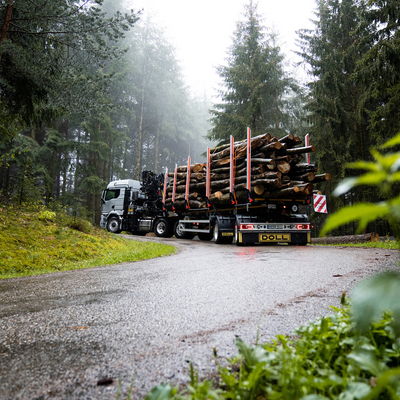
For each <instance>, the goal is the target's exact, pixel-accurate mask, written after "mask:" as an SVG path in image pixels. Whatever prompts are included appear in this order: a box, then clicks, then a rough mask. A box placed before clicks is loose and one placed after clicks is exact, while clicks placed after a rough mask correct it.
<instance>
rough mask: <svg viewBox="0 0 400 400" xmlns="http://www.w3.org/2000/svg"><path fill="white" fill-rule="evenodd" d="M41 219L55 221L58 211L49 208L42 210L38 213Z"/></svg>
mask: <svg viewBox="0 0 400 400" xmlns="http://www.w3.org/2000/svg"><path fill="white" fill-rule="evenodd" d="M38 219H39V221H46V222H47V221H50V222H54V221H55V219H56V213H55V212H53V211H49V210H44V211H40V212H39V214H38Z"/></svg>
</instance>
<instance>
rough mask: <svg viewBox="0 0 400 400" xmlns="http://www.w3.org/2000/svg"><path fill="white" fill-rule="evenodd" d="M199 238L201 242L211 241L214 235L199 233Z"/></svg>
mask: <svg viewBox="0 0 400 400" xmlns="http://www.w3.org/2000/svg"><path fill="white" fill-rule="evenodd" d="M197 236H198V237H199V239H200V240H204V241H210V240H211V239H212V238H213V233H212V232H211V233H204V232H203V233H198V234H197Z"/></svg>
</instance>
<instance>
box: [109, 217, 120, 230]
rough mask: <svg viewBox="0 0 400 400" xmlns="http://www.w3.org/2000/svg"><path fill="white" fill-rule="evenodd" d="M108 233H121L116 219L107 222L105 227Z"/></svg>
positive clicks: (112, 218)
mask: <svg viewBox="0 0 400 400" xmlns="http://www.w3.org/2000/svg"><path fill="white" fill-rule="evenodd" d="M106 228H107V230H108V232H111V233H120V232H121V224H120V222H119V219H118V218H117V217H111V218H109V219H108V220H107V226H106Z"/></svg>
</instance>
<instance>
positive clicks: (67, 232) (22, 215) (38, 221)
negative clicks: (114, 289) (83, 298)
mask: <svg viewBox="0 0 400 400" xmlns="http://www.w3.org/2000/svg"><path fill="white" fill-rule="evenodd" d="M174 252H175V248H174V247H173V246H170V245H165V244H159V243H147V242H137V241H134V240H129V239H125V238H122V237H118V236H116V235H112V234H110V233H108V232H106V231H104V230H102V229H100V228H96V227H94V226H93V225H91V224H90V223H89V222H88V221H86V220H83V219H80V218H74V217H70V216H68V215H66V214H64V213H62V212H57V213H55V212H53V211H50V210H47V209H46V208H44V207H43V206H32V205H30V206H24V207H18V208H17V207H4V206H2V207H0V279H6V278H16V277H21V276H30V275H39V274H45V273H51V272H57V271H66V270H73V269H81V268H89V267H95V266H100V265H108V264H117V263H122V262H127V261H138V260H145V259H148V258H154V257H160V256H165V255H170V254H173V253H174Z"/></svg>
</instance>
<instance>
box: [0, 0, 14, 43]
mask: <svg viewBox="0 0 400 400" xmlns="http://www.w3.org/2000/svg"><path fill="white" fill-rule="evenodd" d="M13 11H14V0H7V7H6V12H5V14H4V22H3V25H2V27H1V31H0V43H2V42H3V41H4V40H5V39H7V38H8V31H9V30H10V24H11V21H12V17H13Z"/></svg>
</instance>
